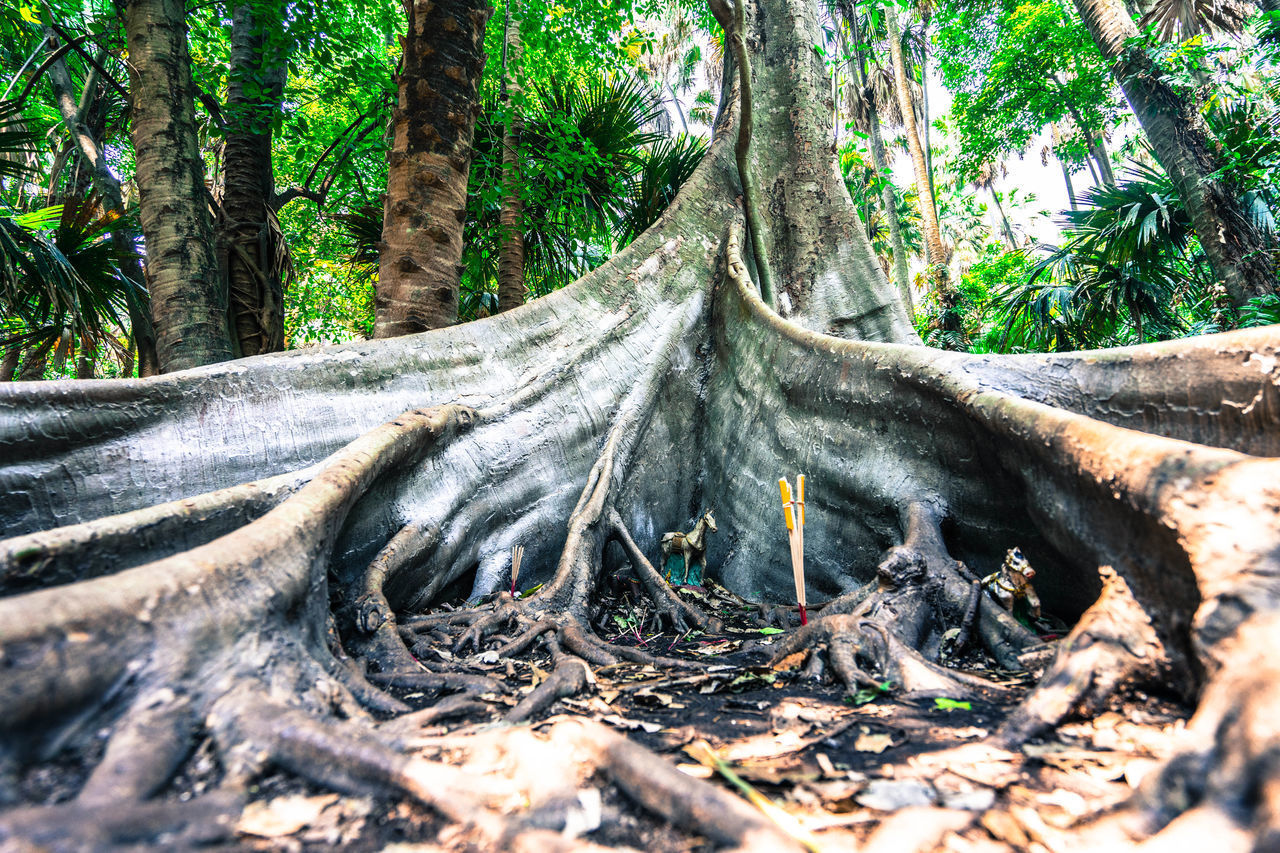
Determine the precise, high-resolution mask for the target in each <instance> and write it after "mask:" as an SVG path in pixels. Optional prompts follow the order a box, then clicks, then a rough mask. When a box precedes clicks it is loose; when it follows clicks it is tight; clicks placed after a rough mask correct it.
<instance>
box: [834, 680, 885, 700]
mask: <svg viewBox="0 0 1280 853" xmlns="http://www.w3.org/2000/svg"><path fill="white" fill-rule="evenodd" d="M891 690H893V682H892V681H883V682H881V683H880V684H877V685H876V686H875V687H864V688H862V689H861V690H859V691H858V692H857V693H854V694H853V695H852V696H846V697H845V700H844V701H845V702H846V703H848V704H850V705H865V704H867V703H868V702H874V701H875V700H877V699H879V698H880V697H881V696H887V695H888V694H889V691H891Z"/></svg>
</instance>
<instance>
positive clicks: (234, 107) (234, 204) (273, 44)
mask: <svg viewBox="0 0 1280 853" xmlns="http://www.w3.org/2000/svg"><path fill="white" fill-rule="evenodd" d="M255 10H257V11H258V14H257V15H256V16H255V14H254V12H255ZM281 14H283V9H277V8H272V7H271V6H270V5H265V6H255V5H253V4H249V3H242V4H240V5H238V6H237V7H236V9H235V12H234V14H233V15H232V20H231V75H230V82H229V83H228V86H227V108H226V116H227V120H228V122H229V123H230V127H229V129H228V132H227V139H226V145H225V146H224V148H223V158H224V159H223V162H224V164H225V165H224V167H223V181H224V190H223V194H222V212H223V214H224V216H225V217H226V221H224V222H223V223H222V224H221V225H222V227H221V233H220V234H219V252H220V254H221V255H222V258H221V264H220V266H221V268H222V269H224V270H225V271H226V276H227V299H228V304H229V307H230V311H231V331H232V336H233V337H232V344H233V347H234V349H235V350H236V353H237V355H242V356H248V355H259V354H261V353H268V352H279V351H280V350H282V349H284V284H283V282H282V280H281V273H282V269H281V268H282V264H281V263H280V257H281V251H282V249H283V247H282V245H281V235H280V232H279V228H278V226H276V225H275V223H274V221H273V217H272V214H271V209H270V204H271V199H272V197H273V195H274V194H275V178H274V173H273V171H272V166H271V124H272V121H273V120H274V117H275V114H276V113H277V112H278V111H279V109H280V99H281V97H282V94H283V92H284V82H285V73H286V72H285V63H284V59H285V58H284V57H283V56H281V55H279V52H280V50H281V48H280V41H281V34H280V33H279V28H280V26H281V24H280V18H279V16H280V15H281ZM272 32H274V33H275V37H274V38H271V37H270V36H271V34H272Z"/></svg>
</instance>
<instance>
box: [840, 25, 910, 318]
mask: <svg viewBox="0 0 1280 853" xmlns="http://www.w3.org/2000/svg"><path fill="white" fill-rule="evenodd" d="M840 9H841V12H842V14H843V16H844V19H845V23H846V24H848V26H849V32H850V35H851V36H852V41H853V49H854V50H855V51H857V53H858V59H857V62H855V63H853V68H854V74H855V79H856V80H857V83H858V86H859V88H861V89H862V92H863V97H864V98H867V99H869V101H870V110H869V115H868V117H867V118H868V121H867V125H868V131H869V133H868V136H869V137H870V147H871V162H872V164H873V165H874V166H875V167H876V172H877V173H879V175H880V202H881V206H882V207H883V208H884V217H885V221H886V222H887V223H888V224H889V246H890V248H891V249H892V250H893V281H894V284H895V285H897V288H898V296H899V297H901V299H902V306H903V308H905V309H906V312H907V316H908V317H911V318H914V317H915V313H916V310H915V304H914V302H913V300H912V297H911V273H910V271H909V270H908V269H907V248H906V244H905V243H904V242H903V240H902V223H901V222H900V221H899V219H898V193H897V190H896V189H895V188H894V186H893V178H892V175H893V172H892V170H891V169H890V168H889V155H888V152H886V151H885V147H884V136H883V134H882V132H881V128H880V105H879V104H878V103H877V102H876V100H875V93H874V92H872V91H871V87H870V86H868V85H867V48H866V46H865V45H864V44H863V43H862V35H861V33H860V32H859V27H858V16H857V13H856V11H855V10H854V9H853V8H852V7H850V6H848V5H846V4H842V5H841V7H840Z"/></svg>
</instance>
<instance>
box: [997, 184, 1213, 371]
mask: <svg viewBox="0 0 1280 853" xmlns="http://www.w3.org/2000/svg"><path fill="white" fill-rule="evenodd" d="M1083 201H1084V204H1083V206H1082V207H1081V209H1080V210H1079V211H1070V212H1067V213H1065V214H1064V215H1063V216H1064V220H1065V224H1066V230H1067V233H1068V235H1069V239H1068V241H1067V242H1066V243H1065V244H1064V245H1063V246H1060V247H1049V249H1048V251H1047V254H1046V255H1045V256H1044V257H1043V258H1042V259H1041V260H1040V261H1039V262H1037V263H1036V264H1035V266H1034V267H1033V268H1032V270H1031V273H1030V275H1028V276H1027V278H1026V279H1025V281H1022V282H1020V283H1018V284H1015V285H1013V286H1010V287H1006V288H1005V289H1004V290H1002V291H1000V293H999V294H998V295H997V298H996V301H995V307H996V309H997V310H998V311H999V312H1001V313H1002V314H1003V315H1004V322H1003V330H1002V333H1001V337H1000V341H999V345H998V348H999V349H1001V350H1005V349H1006V348H1010V349H1014V350H1023V349H1027V350H1043V349H1053V350H1067V349H1078V348H1083V347H1096V346H1108V345H1116V344H1121V343H1140V342H1142V341H1145V340H1149V339H1153V338H1155V339H1162V338H1168V337H1172V336H1174V335H1177V334H1179V333H1182V332H1184V331H1186V330H1187V329H1188V327H1189V325H1190V323H1191V321H1193V320H1194V319H1195V318H1196V313H1197V311H1198V310H1200V308H1201V306H1203V305H1204V303H1205V301H1206V300H1208V299H1211V298H1212V296H1213V293H1214V286H1213V279H1212V276H1211V274H1210V271H1209V268H1208V264H1207V262H1206V260H1205V258H1204V256H1203V254H1202V253H1201V252H1200V251H1199V245H1198V243H1197V242H1196V241H1195V238H1194V233H1193V231H1192V227H1191V222H1190V219H1189V217H1188V216H1187V213H1186V210H1185V209H1184V208H1183V206H1182V203H1181V201H1180V200H1179V199H1178V198H1177V196H1176V194H1175V193H1174V191H1173V187H1172V185H1171V183H1170V181H1169V179H1168V178H1167V177H1166V176H1165V175H1163V174H1162V173H1160V172H1158V171H1156V170H1155V169H1153V168H1151V167H1149V166H1144V165H1141V164H1135V165H1134V167H1133V169H1132V170H1131V171H1130V173H1129V174H1128V175H1127V176H1126V178H1125V179H1123V180H1121V181H1120V183H1119V184H1118V185H1117V186H1115V187H1097V188H1094V189H1092V190H1090V191H1089V192H1087V193H1085V195H1084V198H1083Z"/></svg>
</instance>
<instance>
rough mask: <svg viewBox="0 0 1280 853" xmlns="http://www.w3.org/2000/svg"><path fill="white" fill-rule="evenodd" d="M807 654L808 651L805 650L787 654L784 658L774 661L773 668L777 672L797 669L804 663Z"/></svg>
mask: <svg viewBox="0 0 1280 853" xmlns="http://www.w3.org/2000/svg"><path fill="white" fill-rule="evenodd" d="M808 656H809V652H808V651H807V650H806V651H800V652H796V653H795V654H793V655H787V656H786V657H785V658H783V659H782V660H780V661H778V662H777V663H775V664H774V665H773V668H774V669H775V670H776V671H778V672H784V671H786V670H788V669H799V668H800V667H801V666H802V665H803V664H804V659H805V658H806V657H808Z"/></svg>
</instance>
